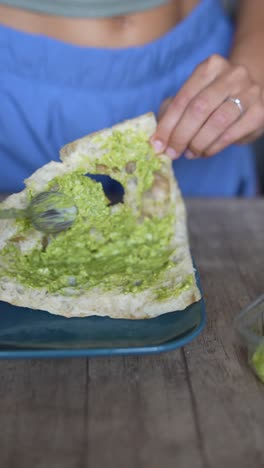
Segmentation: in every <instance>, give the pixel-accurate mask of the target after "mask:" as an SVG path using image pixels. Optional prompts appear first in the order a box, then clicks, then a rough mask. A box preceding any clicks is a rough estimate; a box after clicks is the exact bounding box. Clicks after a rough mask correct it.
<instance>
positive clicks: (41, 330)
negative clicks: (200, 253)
mask: <svg viewBox="0 0 264 468" xmlns="http://www.w3.org/2000/svg"><path fill="white" fill-rule="evenodd" d="M196 278H197V283H198V286H199V288H200V290H201V286H200V279H199V275H198V273H196ZM201 292H202V291H201ZM205 317H206V315H205V304H204V299H203V296H202V299H201V300H200V301H199V302H196V303H194V304H192V305H190V306H189V307H187V308H186V309H185V310H184V311H175V312H170V313H167V314H164V315H161V316H159V317H156V318H153V319H146V320H124V319H111V318H109V317H97V316H92V317H84V318H78V317H77V318H64V317H61V316H57V315H52V314H49V313H48V312H44V311H40V310H33V309H27V308H23V307H16V306H12V305H10V304H8V303H6V302H1V301H0V359H11V358H16V359H17V358H30V359H32V358H59V357H61V358H65V357H71V358H72V357H85V356H88V357H97V356H116V355H128V354H152V353H160V352H164V351H170V350H173V349H175V348H179V347H181V346H184V345H186V344H187V343H188V342H190V341H191V340H193V339H194V338H195V337H196V336H197V335H198V334H199V333H200V332H201V331H202V329H203V328H204V325H205Z"/></svg>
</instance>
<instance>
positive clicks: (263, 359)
mask: <svg viewBox="0 0 264 468" xmlns="http://www.w3.org/2000/svg"><path fill="white" fill-rule="evenodd" d="M251 362H252V365H253V368H254V370H255V372H256V374H257V376H258V377H259V378H260V380H261V381H262V382H263V383H264V344H261V345H260V346H259V347H258V348H257V350H256V351H255V352H254V354H253V356H252V359H251Z"/></svg>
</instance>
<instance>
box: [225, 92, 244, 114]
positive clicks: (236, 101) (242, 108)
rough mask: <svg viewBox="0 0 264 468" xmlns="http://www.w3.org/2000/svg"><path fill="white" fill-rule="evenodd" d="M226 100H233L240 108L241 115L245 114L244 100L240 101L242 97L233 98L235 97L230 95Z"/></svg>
mask: <svg viewBox="0 0 264 468" xmlns="http://www.w3.org/2000/svg"><path fill="white" fill-rule="evenodd" d="M226 101H230V102H233V103H234V104H235V105H236V106H237V108H238V110H239V112H240V115H242V114H244V111H245V110H244V107H243V104H242V102H241V101H240V99H238V98H233V97H231V96H229V97H228V98H226Z"/></svg>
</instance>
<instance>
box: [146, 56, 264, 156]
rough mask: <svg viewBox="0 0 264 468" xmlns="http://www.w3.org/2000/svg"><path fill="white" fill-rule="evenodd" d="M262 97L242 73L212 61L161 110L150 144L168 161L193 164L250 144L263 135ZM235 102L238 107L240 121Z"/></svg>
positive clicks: (244, 70) (219, 59)
mask: <svg viewBox="0 0 264 468" xmlns="http://www.w3.org/2000/svg"><path fill="white" fill-rule="evenodd" d="M262 95H263V90H262V88H261V87H260V86H259V85H257V84H255V83H254V82H253V80H252V79H251V77H250V75H249V73H248V70H247V68H246V67H244V66H241V65H231V64H230V63H229V62H228V61H227V60H226V59H224V58H222V57H220V56H212V57H210V58H209V59H208V60H206V61H205V62H203V63H202V64H201V65H200V66H199V67H197V68H196V70H195V71H194V73H193V74H192V76H191V77H190V79H189V80H188V81H187V82H186V83H185V85H184V86H183V87H182V88H181V90H180V91H179V92H178V93H177V95H176V96H175V97H174V98H169V99H168V100H166V102H165V103H164V106H162V107H161V117H160V120H159V123H158V126H157V130H156V132H155V134H154V135H153V136H152V138H151V142H152V144H153V146H154V147H155V149H156V151H158V152H164V151H165V152H166V153H167V154H168V155H169V156H170V157H171V158H172V159H176V158H177V157H179V156H180V155H181V154H183V153H185V155H186V157H188V158H190V159H191V158H195V157H200V156H211V155H213V154H215V153H216V152H218V151H220V150H221V149H223V148H225V147H226V146H228V145H230V144H233V143H236V142H242V141H247V140H248V139H249V141H250V138H252V139H253V135H260V134H261V133H262V132H263V130H264V124H263V113H264V104H263V97H262ZM230 98H232V99H233V101H232V100H230ZM234 99H239V100H240V101H241V103H242V106H243V115H241V108H239V106H238V105H237V104H236V103H235V102H234Z"/></svg>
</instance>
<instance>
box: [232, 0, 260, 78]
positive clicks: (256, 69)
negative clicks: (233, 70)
mask: <svg viewBox="0 0 264 468" xmlns="http://www.w3.org/2000/svg"><path fill="white" fill-rule="evenodd" d="M239 7H240V8H239V13H238V18H237V25H236V26H237V27H236V33H235V37H234V43H233V47H232V50H231V53H230V60H231V62H232V63H234V64H242V65H245V66H246V67H247V68H248V70H249V72H250V74H251V76H252V78H253V79H255V80H256V81H257V82H258V83H259V84H260V85H261V86H263V87H264V1H263V0H241V1H240V2H239Z"/></svg>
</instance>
